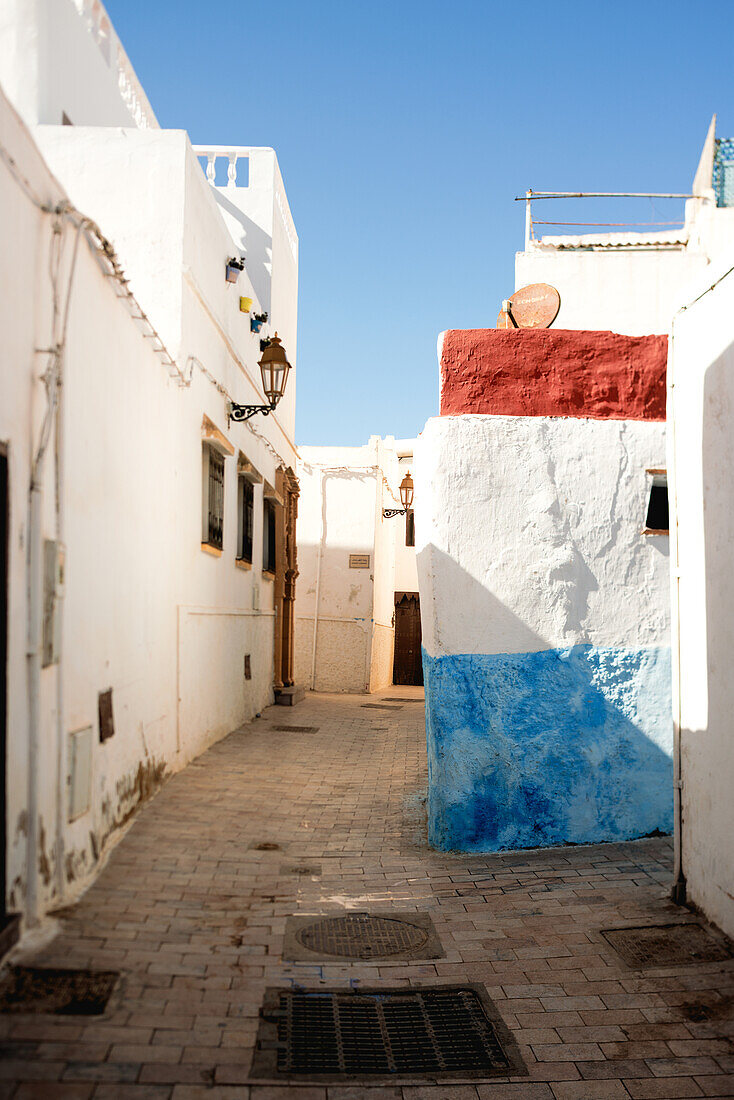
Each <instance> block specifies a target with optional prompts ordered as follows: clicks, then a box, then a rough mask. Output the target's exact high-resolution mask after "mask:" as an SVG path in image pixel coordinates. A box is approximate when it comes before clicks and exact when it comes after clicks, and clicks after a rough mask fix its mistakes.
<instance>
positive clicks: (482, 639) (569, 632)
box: [416, 120, 734, 927]
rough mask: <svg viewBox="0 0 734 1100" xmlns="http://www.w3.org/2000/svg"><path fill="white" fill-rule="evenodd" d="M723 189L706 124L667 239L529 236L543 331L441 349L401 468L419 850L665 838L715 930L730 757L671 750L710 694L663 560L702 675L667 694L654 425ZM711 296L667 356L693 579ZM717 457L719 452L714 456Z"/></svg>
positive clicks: (723, 223)
mask: <svg viewBox="0 0 734 1100" xmlns="http://www.w3.org/2000/svg"><path fill="white" fill-rule="evenodd" d="M724 145H726V143H724ZM726 172H731V168H730V167H729V168H726V166H725V165H723V164H722V144H721V143H720V142H717V139H716V133H715V120H714V121H713V122H712V124H711V127H710V129H709V132H708V135H707V138H706V141H705V144H704V148H703V152H702V155H701V158H700V162H699V166H698V169H697V172H696V175H695V178H694V182H693V186H692V189H691V194H690V197H689V198H688V199H687V201H686V208H685V223H684V225H683V226H682V227H681V228H680V230H676V231H674V232H668V231H666V232H664V233H637V232H623V233H609V234H598V233H597V234H584V235H583V236H571V235H559V236H543V237H541V238H540V239H535V237H534V234H533V233H532V231H529V232H528V233H527V236H526V245H525V250H524V251H523V252H522V253H519V254H518V256H517V260H516V287H517V288H518V289H519V288H520V287H522V286H526V285H529V284H534V283H538V282H544V283H549V284H551V285H552V286H554V287H555V288H556V289H557V290H558V291H559V294H560V311H559V313H558V316H557V318H556V320H555V322H554V327H553V329H551V330H550V331H543V332H528V331H514V332H497V331H496V330H483V331H482V330H478V331H475V332H465V333H456V332H449V333H446V334H443V336H442V337H441V340H440V342H439V359H440V365H441V375H442V401H441V405H442V408H441V411H442V415H441V417H439V418H436V419H434V420H431V421H429V423H428V425H427V426H426V429H425V431H424V433H423V434H422V436H421V437H420V441H419V446H418V450H417V455H416V459H417V461H416V525H417V551H418V567H419V578H420V591H421V599H422V610H423V639H424V661H425V666H426V706H427V728H428V743H429V764H430V788H429V829H430V834H431V838H432V841H433V843H435V844H437V845H438V846H440V847H447V848H451V847H457V848H464V849H475V850H481V849H486V850H493V849H498V848H508V847H524V846H534V845H543V844H554V843H556V844H558V843H563V842H564V841H571V842H574V843H578V842H588V841H593V840H603V839H607V840H608V839H619V838H622V837H631V836H644V835H646V834H647V833H649V832H654V831H664V832H667V831H673V830H674V831H675V834H676V854H677V857H678V860H679V859H680V853H681V847H682V851H683V865H684V866H683V871H684V873H685V874H686V875H690V874H691V872H690V871H689V870H686V867H685V864H686V858H688V859H690V860H694V859H695V858H696V856H699V866H698V869H697V872H694V877H695V881H696V887H695V895H694V900H697V901H698V902H699V904H702V905H703V906H704V907H705V908H707V911H708V912H709V914H710V915H712V916H714V919H718V920H720V921H721V922H722V923H723V922H724V918H723V916H722V913H724V911H725V910H727V905H728V903H726V901H725V899H724V895H723V893H722V891H725V890H726V889H728V890H729V893H730V894H731V893H732V892H734V891H733V890H732V887H733V885H734V884H733V883H732V873H731V872H732V864H731V860H730V858H729V855H723V854H721V850H722V849H727V850H728V852H729V854H730V850H731V844H730V840H726V839H725V837H726V836H727V835H728V837H730V836H731V815H730V814H729V812H728V809H727V810H723V808H722V806H723V801H726V805H727V806H729V805H730V804H731V799H725V795H724V787H721V790H720V795H721V799H722V805H715V804H714V800H713V799H712V797H711V795H710V794H709V793H707V792H706V790H705V789H704V788H705V784H706V777H707V775H708V776H709V777H710V776H711V775H712V773H713V769H715V768H717V767H718V768H719V769H720V770H719V772H718V777H719V778H718V780H717V782H719V781H720V783H723V784H724V786H726V783H727V782H729V783H730V782H731V778H732V770H731V765H730V752H729V748H728V747H726V746H725V744H724V735H723V728H722V729H720V730H715V731H714V732H715V737H714V738H711V739H709V740H708V741H707V742H704V741H702V740H701V739H700V738H698V739H694V738H691V739H690V740H689V744H688V749H687V750H686V748H685V738H686V734H685V730H686V721H688V723H689V728H690V729H699V730H700V729H701V702H702V696H703V694H704V691H705V688H704V682H705V681H704V662H705V658H702V657H701V655H700V653H701V650H700V642H701V636H702V633H703V631H704V626H703V617H702V614H701V610H700V609H701V606H702V596H701V592H700V587H701V581H700V572H699V577H698V580H697V581H696V582H695V583H694V582H693V580H692V577H691V579H690V580H689V581H688V585H689V586H692V587H689V588H688V589H687V588H686V580H685V578H684V576H683V573H682V571H681V573H680V577H679V575H678V569H677V565H676V564H675V555H674V561H673V583H674V590H675V586H677V584H678V582H679V581H680V585H681V600H682V599H683V593H684V592H685V591H690V592H691V593H692V592H693V591H694V589H695V591H696V593H697V596H696V604H695V606H696V612H695V628H694V630H693V632H692V638H691V642H690V645H689V643H684V644H683V646H682V649H681V660H682V661H685V659H686V653H689V652H691V647H695V646H699V650H698V657H697V660H696V669H697V673H696V675H693V676H692V677H691V678H690V679H689V680H688V681H687V682H688V683H689V685H690V686H689V687H687V688H683V689H682V690H681V691H680V693H679V685H680V684H681V683H682V682H684V681H686V672H685V669H683V671H682V672H681V675H680V676H679V675H678V671H677V652H678V650H677V641H676V639H677V636H678V634H677V606H676V604H675V602H674V608H673V610H674V614H673V626H674V630H675V632H676V633H675V638H674V644H673V647H672V652H671V648H670V629H669V623H670V600H669V589H668V569H669V538H668V533H667V529H668V518H667V515H666V514H665V513H666V511H667V474H668V471H667V464H666V458H665V454H666V443H665V435H664V423H663V421H664V418H665V403H664V385H665V382H664V380H665V358H666V352H665V345H666V336H665V334H669V333H671V331H672V332H673V336H672V337H671V341H670V347H671V352H670V354H671V356H673V355H675V356H676V361H677V356H678V352H677V351H675V347H676V341H678V337H677V336H676V335H675V330H674V329H673V330H671V324H672V319H673V317H674V315H676V310H678V309H679V307H681V306H682V305H683V303H686V302H688V301H689V300H690V299H691V296H692V295H694V293H695V292H696V288H697V287H698V288H700V287H701V286H706V285H707V284H709V280H710V279H713V278H714V277H718V274H720V272H721V270H722V269H724V270H727V269H728V267H729V266H730V262H731V256H732V253H733V252H734V210H732V209H727V208H726V206H727V204H726V203H725V202H722V201H721V196H720V192H721V188H722V187H723V186H724V183H725V177H726ZM729 182H730V177H729ZM715 185H716V186H718V187H719V190H718V191H717V190H716V186H715ZM544 216H546V215H545V214H544ZM530 226H531V222H530V219H528V228H529V230H530ZM726 293H727V292H726V291H725V289H724V287H723V285H722V287H721V288H720V289H719V288H718V286H717V291H716V292H714V291H711V292H710V295H709V299H708V304H706V305H704V304H701V305H697V307H696V309H695V310H694V309H693V308H689V309H688V310H687V311H686V310H684V313H683V315H678V316H680V317H681V320H680V322H679V325H680V328H681V329H683V328H685V327H686V326H689V327H690V326H691V325H692V323H693V321H692V319H693V318H694V317H695V316H697V315H698V316H703V314H704V312H707V313H710V311H711V310H712V309H715V303H717V302H720V303H722V304H721V306H720V312H719V315H718V321H717V325H716V326H714V332H715V336H714V337H713V338H711V339H710V338H709V337H708V336H707V338H706V339H705V340H702V341H700V343H699V351H698V353H697V354H698V358H696V352H695V335H694V333H693V330H692V329H691V335H690V343H689V345H688V348H687V351H686V353H685V354H686V355H688V356H689V357H690V358H692V359H695V360H696V364H697V365H696V367H695V368H694V375H695V374H696V372H698V379H697V380H696V381H695V382H693V384H692V390H691V393H692V398H693V399H692V401H691V403H690V404H688V405H687V406H686V408H685V411H683V412H681V413H680V414H676V430H677V418H678V415H680V416H681V417H682V418H683V421H684V423H685V424H686V428H685V429H684V431H687V432H688V436H689V437H690V440H691V441H692V442H693V445H694V446H697V447H698V451H697V452H696V454H695V458H694V457H693V456H692V455H689V456H686V455H685V454H681V455H680V456H679V458H678V460H677V462H676V469H677V470H680V468H681V464H682V465H683V467H684V468H685V469H686V471H689V470H690V471H692V476H691V477H690V478H689V477H688V473H686V475H685V476H686V484H687V489H686V492H687V496H686V499H685V502H683V501H681V502H680V504H679V507H680V509H681V512H682V509H683V507H684V506H685V507H686V508H687V509H688V513H687V514H688V516H689V517H690V534H688V535H687V536H686V538H691V539H692V540H693V541H692V542H691V543H687V544H686V551H684V550H683V549H682V550H681V553H684V552H687V553H688V554H689V555H690V563H691V567H692V568H693V569H695V568H696V567H698V568H699V570H700V566H701V561H700V559H701V555H702V553H703V551H704V543H703V540H702V538H701V535H700V525H701V506H702V500H701V492H702V490H701V484H702V482H701V478H700V461H701V442H700V432H701V430H702V429H701V415H700V408H701V394H700V393H696V390H697V387H698V388H699V389H700V386H701V384H702V381H701V372H703V371H705V369H706V364H707V363H709V362H710V359H709V358H707V356H708V355H709V352H713V350H714V348H718V349H719V351H721V350H722V348H723V346H724V344H725V343H726V332H727V331H728V328H729V327H730V322H729V321H728V320H727V319H725V318H726V305H725V304H724V299H725V297H726ZM683 317H685V320H683ZM569 330H578V331H576V332H573V331H569ZM620 334H621V335H620ZM630 338H632V340H631V342H630ZM671 361H672V360H671ZM685 369H686V367H685V363H684V365H683V366H682V367H681V370H683V371H685ZM675 373H676V383H675V384H676V387H679V386H680V385H681V384H682V383H680V382H679V381H678V380H677V379H678V376H679V371H678V367H677V366H676V371H675ZM711 415H712V417H713V415H714V413H713V410H712V412H711ZM697 433H698V434H697ZM669 446H670V445H669ZM679 447H680V443H676V444H675V446H674V450H675V449H676V448H679ZM720 447H721V450H722V454H723V453H724V452H725V451H726V447H725V446H724V443H723V440H722V441H721V443H720ZM704 456H705V449H704ZM725 480H726V478H725V477H724V481H725ZM705 483H706V482H705V481H704V484H705ZM722 484H723V482H722ZM705 491H708V488H707V489H706V490H705ZM717 491H718V490H717ZM722 491H723V492H725V491H726V490H722ZM711 492H712V493H714V490H713V489H711ZM719 499H722V498H721V497H719ZM694 516H695V518H694ZM693 532H696V533H695V535H694V534H693ZM681 537H682V536H681ZM723 545H724V544H723V543H722V544H721V554H722V557H721V559H720V565H719V568H720V569H721V571H722V574H723V571H724V570H725V569H726V566H725V565H724V560H725V551H724V549H723ZM681 547H682V548H683V542H681ZM710 552H711V549H710V548H709V550H708V551H707V553H710ZM722 584H724V585H725V582H724V580H723V576H722ZM726 584H728V580H727V582H726ZM696 586H697V587H696ZM724 591H726V585H725V587H724ZM714 599H715V597H714ZM710 604H711V601H709V605H710ZM681 606H683V605H682V604H681ZM721 606H725V601H723V602H722V605H721ZM688 614H689V615H691V616H693V615H694V612H693V603H689V605H688ZM708 614H709V615H713V614H714V612H713V611H711V612H708ZM722 622H723V619H722ZM722 629H723V627H722ZM671 672H672V684H673V690H672V704H673V709H672V717H671V686H670V685H671ZM723 675H724V676H725V674H723ZM722 691H723V694H724V695H725V691H724V690H723V687H722ZM686 700H688V702H689V704H690V714H689V717H688V719H686V718H682V717H681V708H682V709H683V711H685V706H686ZM722 703H723V705H722V707H721V711H720V713H721V715H722V718H723V714H724V713H726V711H727V707H728V704H727V703H724V702H723V696H722ZM681 722H682V723H683V726H682V728H683V730H684V733H683V744H684V748H683V759H682V764H681V762H680V759H679V756H680V753H679V742H678V738H677V736H676V730H677V728H678V726H679V725H680V723H681ZM716 737H720V738H721V740H720V741H717V740H716ZM686 753H688V754H689V756H690V759H691V769H690V776H689V778H688V779H686V776H685V768H686V759H687V756H686ZM681 775H682V779H681ZM725 777H728V778H725ZM674 780H675V782H674ZM681 783H682V786H681ZM694 783H695V789H692V788H693V785H694ZM686 792H688V794H687V793H686ZM681 804H682V806H683V810H684V817H683V824H682V826H681V815H680V810H681ZM686 807H687V809H686ZM686 814H687V815H688V821H689V825H688V826H686V823H685V822H686ZM694 820H695V821H696V822H697V823H696V825H695V826H694V825H693V824H692V822H693V821H694ZM687 828H689V829H690V830H691V839H690V842H689V844H688V846H686V839H685V838H686V829H687ZM681 839H682V845H681ZM686 852H688V856H687V857H686V854H685V853H686ZM679 867H680V862H678V869H679ZM676 877H678V873H677V876H676ZM712 878H715V883H713V882H712ZM681 879H682V875H681ZM704 880H706V885H705V886H704ZM726 883H728V885H725V884H726ZM679 886H680V884H679ZM676 895H677V896H681V890H680V888H679V889H677V890H676ZM714 905H715V909H714ZM727 911H728V910H727ZM714 913H715V914H716V915H714ZM727 921H728V926H729V927H730V926H731V916H730V913H729V915H728V916H727Z"/></svg>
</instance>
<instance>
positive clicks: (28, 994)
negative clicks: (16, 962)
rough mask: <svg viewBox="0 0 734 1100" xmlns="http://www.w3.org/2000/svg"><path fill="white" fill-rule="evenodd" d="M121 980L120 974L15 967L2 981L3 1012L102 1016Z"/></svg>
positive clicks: (0, 999)
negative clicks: (118, 981) (119, 979)
mask: <svg viewBox="0 0 734 1100" xmlns="http://www.w3.org/2000/svg"><path fill="white" fill-rule="evenodd" d="M119 977H120V975H119V973H118V972H117V971H116V970H55V969H39V968H37V967H35V966H14V967H11V969H10V971H9V973H8V974H7V975H6V976H5V977H4V978H3V980H2V981H0V1012H34V1013H41V1012H42V1013H46V1014H55V1015H57V1016H100V1015H101V1014H102V1013H103V1012H104V1010H105V1008H106V1006H107V1002H108V1001H109V999H110V996H111V995H112V991H113V989H114V988H115V985H116V984H117V980H118V978H119Z"/></svg>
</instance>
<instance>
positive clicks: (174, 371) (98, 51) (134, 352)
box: [0, 0, 298, 923]
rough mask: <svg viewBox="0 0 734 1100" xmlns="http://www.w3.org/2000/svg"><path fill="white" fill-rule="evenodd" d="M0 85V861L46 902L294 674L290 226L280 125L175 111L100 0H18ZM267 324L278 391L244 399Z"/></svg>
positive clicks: (33, 898)
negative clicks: (142, 806) (157, 107)
mask: <svg viewBox="0 0 734 1100" xmlns="http://www.w3.org/2000/svg"><path fill="white" fill-rule="evenodd" d="M0 84H2V88H3V92H2V94H0V158H1V160H2V163H0V211H1V212H0V220H1V221H2V236H3V250H2V254H1V255H0V267H2V283H3V287H4V288H6V289H5V290H4V293H3V295H2V296H1V297H0V318H1V323H2V328H3V336H4V338H3V352H2V356H3V362H2V372H1V373H0V490H1V493H2V499H1V501H0V504H1V507H0V523H2V532H1V534H2V538H1V539H0V546H2V548H3V565H4V575H3V577H2V578H0V579H2V581H3V585H2V601H1V610H2V623H1V624H0V626H1V627H2V629H1V630H0V636H1V637H2V640H3V645H4V646H5V657H6V660H3V661H2V662H1V673H2V684H1V687H2V692H1V694H2V700H3V706H2V708H1V713H2V718H3V725H2V731H1V733H2V738H3V741H4V747H3V754H2V755H3V758H4V759H5V760H6V763H7V779H8V781H7V784H6V785H5V786H4V787H3V790H4V792H5V804H4V805H3V807H2V814H1V817H2V821H3V824H4V826H5V829H6V844H5V845H3V850H4V852H5V855H6V859H5V864H4V867H3V872H4V881H3V883H2V884H1V886H2V892H3V897H4V899H5V901H6V904H7V906H8V908H9V909H10V910H12V911H15V912H20V913H22V914H23V915H24V916H25V917H26V918H27V920H28V921H29V922H30V923H32V922H34V921H36V920H37V919H38V918H39V917H40V916H41V915H42V914H43V913H44V912H45V911H46V910H47V909H48V908H49V907H52V906H56V905H58V904H59V903H60V902H61V901H62V900H63V899H64V897H65V896H67V895H68V894H69V893H70V892H73V891H74V890H76V889H77V888H78V886H79V885H80V884H82V883H84V882H86V881H88V879H89V877H90V875H92V874H93V873H94V871H95V868H96V867H97V866H98V864H99V860H100V858H101V856H102V854H103V852H104V850H105V847H106V846H107V845H108V844H109V842H110V841H111V840H112V839H113V838H114V837H115V836H116V835H117V834H118V833H119V829H120V828H121V826H122V825H124V823H125V822H126V821H127V820H128V818H129V817H130V815H131V814H132V813H133V812H134V810H135V808H136V806H137V805H138V804H139V803H140V801H141V800H143V799H144V798H146V797H148V796H149V795H150V794H152V793H153V792H154V791H155V790H156V789H157V787H158V786H159V785H160V783H161V782H162V781H163V780H164V778H165V776H166V775H168V774H170V773H171V772H174V771H176V770H178V769H180V768H181V767H183V766H184V765H185V764H186V763H187V762H188V761H190V760H191V759H192V758H193V757H195V756H196V755H197V754H198V753H200V752H202V751H203V750H204V749H205V748H206V747H207V746H208V745H210V744H211V743H212V742H214V741H216V740H217V739H218V738H220V737H222V736H223V735H224V734H226V733H227V732H229V731H230V730H232V729H233V728H235V727H237V726H238V725H240V724H241V723H242V722H243V721H246V720H247V719H249V718H251V717H252V716H253V715H255V714H256V713H258V712H259V711H260V710H261V709H262V708H263V707H264V706H266V705H267V704H269V703H271V702H272V701H273V698H274V693H281V694H282V695H284V696H286V697H287V694H288V688H289V686H290V685H291V684H292V679H293V676H292V659H293V605H294V598H295V578H296V573H297V567H296V557H295V515H296V508H297V495H298V487H297V481H296V477H295V466H296V450H295V444H294V438H293V436H294V415H295V391H296V384H295V375H296V371H295V362H296V317H297V312H296V310H297V301H296V298H297V282H298V239H297V236H296V232H295V229H294V226H293V221H292V218H291V215H290V212H289V208H288V202H287V198H286V195H285V190H284V188H283V183H282V180H281V177H280V173H279V170H278V164H277V158H276V156H275V153H274V152H273V150H272V149H260V148H256V149H255V148H249V147H242V146H233V147H231V148H227V149H226V150H223V149H221V148H207V149H202V150H196V149H193V148H192V147H191V145H190V143H189V140H188V137H187V135H186V133H185V132H184V131H166V130H162V129H160V127H159V126H158V123H157V121H156V119H155V116H154V114H153V111H152V109H151V107H150V105H149V104H148V101H147V99H146V97H145V93H144V92H143V89H142V88H141V87H140V84H139V83H138V81H137V78H136V77H135V74H134V72H133V70H132V67H131V65H130V62H129V60H128V59H127V56H126V55H125V52H124V50H123V49H122V46H121V44H120V42H119V40H118V39H117V36H116V35H115V32H114V28H113V27H112V26H111V23H110V20H109V18H108V17H107V15H106V13H105V11H104V8H103V7H102V5H101V4H100V3H99V2H98V0H94V3H87V2H86V0H84V2H82V0H79V2H78V3H76V2H74V0H39V2H38V3H34V4H25V3H23V2H20V0H18V2H9V3H6V4H3V5H2V12H1V14H0ZM222 177H223V178H222ZM220 183H221V186H220ZM264 315H267V318H264ZM257 330H259V331H257ZM276 331H277V333H278V335H279V338H280V339H282V342H283V346H284V347H285V350H286V354H287V357H288V360H289V362H290V364H291V366H292V368H293V369H291V371H290V376H289V378H288V381H287V387H286V390H285V396H284V397H283V399H282V400H281V401H280V403H279V404H278V405H277V408H276V409H275V411H270V410H268V415H262V413H261V414H258V415H256V416H254V417H253V418H252V419H250V420H248V421H246V422H242V423H236V422H234V421H231V422H230V419H229V412H230V409H231V404H232V403H236V404H240V405H264V404H266V400H265V397H264V395H263V388H262V381H261V378H260V371H259V368H258V362H259V360H260V358H261V355H262V346H261V341H265V340H269V339H270V338H271V337H274V334H275V333H276Z"/></svg>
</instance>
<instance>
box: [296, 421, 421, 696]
mask: <svg viewBox="0 0 734 1100" xmlns="http://www.w3.org/2000/svg"><path fill="white" fill-rule="evenodd" d="M412 447H413V441H412V440H408V441H405V440H401V441H398V443H396V442H395V440H394V439H393V438H392V437H391V436H388V437H387V438H386V439H385V440H381V439H380V438H379V436H373V437H372V438H371V439H370V441H369V443H368V444H367V445H366V446H364V447H302V448H300V461H299V466H298V476H299V480H300V484H301V497H300V500H299V511H298V569H299V578H298V591H297V597H296V680H297V682H298V683H302V684H304V685H306V686H309V687H313V688H314V689H315V690H317V691H319V690H320V691H350V692H370V691H372V692H374V691H380V690H382V689H383V688H384V687H386V686H387V685H388V684H390V683H392V672H393V637H394V617H393V615H394V600H395V591H396V588H397V587H398V585H397V582H396V577H397V572H396V560H397V547H398V543H399V541H400V539H402V540H403V542H404V518H403V517H401V516H398V517H397V518H394V519H385V518H384V517H383V514H382V513H383V509H384V508H394V507H399V506H400V501H399V494H398V486H399V483H400V479H401V477H402V473H401V471H400V468H399V460H398V454H399V453H400V451H403V452H405V453H412ZM351 554H357V555H364V554H368V555H369V567H368V568H350V565H349V559H350V555H351ZM410 555H412V556H413V559H414V557H415V554H414V551H413V550H412V549H411V550H410ZM401 579H403V580H405V579H407V580H409V581H410V582H411V583H413V584H414V587H413V588H412V589H410V590H411V591H417V579H415V578H414V577H413V576H411V575H410V572H409V569H408V567H407V566H405V565H404V566H403V573H402V575H401Z"/></svg>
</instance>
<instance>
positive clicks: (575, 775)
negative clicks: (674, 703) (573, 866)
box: [423, 645, 673, 852]
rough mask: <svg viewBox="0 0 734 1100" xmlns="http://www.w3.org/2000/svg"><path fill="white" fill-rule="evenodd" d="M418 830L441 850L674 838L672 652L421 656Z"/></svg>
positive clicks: (574, 650)
mask: <svg viewBox="0 0 734 1100" xmlns="http://www.w3.org/2000/svg"><path fill="white" fill-rule="evenodd" d="M423 671H424V680H425V690H426V733H427V738H428V770H429V798H428V830H429V840H430V843H431V844H432V845H433V846H434V847H436V848H441V849H444V850H450V849H456V850H459V851H473V852H478V851H488V852H491V851H499V850H502V849H510V848H535V847H545V846H549V845H554V844H568V843H573V844H594V843H601V842H603V841H615V840H629V839H630V838H632V837H639V836H645V835H647V834H649V833H652V832H654V831H655V830H656V829H657V830H660V831H661V832H664V833H668V832H671V831H672V828H673V795H672V783H673V765H672V738H673V734H672V720H671V697H670V650H669V649H668V648H667V647H649V648H644V649H615V648H603V649H602V648H596V647H594V646H588V645H578V646H572V647H570V648H568V649H549V650H542V651H540V652H537V653H509V654H508V653H497V654H464V655H456V656H446V657H429V656H428V654H427V653H425V651H424V653H423Z"/></svg>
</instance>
